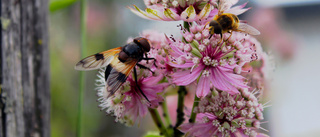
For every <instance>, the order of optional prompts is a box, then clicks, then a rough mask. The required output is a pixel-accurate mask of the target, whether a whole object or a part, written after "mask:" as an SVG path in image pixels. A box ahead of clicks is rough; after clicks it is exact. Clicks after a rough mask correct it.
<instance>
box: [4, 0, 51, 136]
mask: <svg viewBox="0 0 320 137" xmlns="http://www.w3.org/2000/svg"><path fill="white" fill-rule="evenodd" d="M0 7H1V10H0V12H1V13H0V17H1V18H0V19H1V48H0V61H1V62H0V71H1V73H0V89H1V91H0V92H1V96H0V137H49V136H50V87H49V79H50V75H49V72H50V70H49V48H48V0H1V5H0Z"/></svg>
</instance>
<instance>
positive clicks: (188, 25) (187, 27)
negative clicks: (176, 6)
mask: <svg viewBox="0 0 320 137" xmlns="http://www.w3.org/2000/svg"><path fill="white" fill-rule="evenodd" d="M190 25H191V22H185V21H184V22H183V27H184V28H185V29H187V30H188V31H190V29H189V28H190Z"/></svg>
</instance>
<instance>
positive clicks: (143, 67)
mask: <svg viewBox="0 0 320 137" xmlns="http://www.w3.org/2000/svg"><path fill="white" fill-rule="evenodd" d="M137 66H138V67H139V68H142V69H147V70H149V71H150V72H152V74H154V72H153V71H152V70H151V69H150V68H148V67H146V66H143V65H141V64H138V63H137Z"/></svg>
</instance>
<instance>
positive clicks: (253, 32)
mask: <svg viewBox="0 0 320 137" xmlns="http://www.w3.org/2000/svg"><path fill="white" fill-rule="evenodd" d="M237 31H240V32H243V33H247V34H250V35H260V31H259V30H257V29H255V28H254V27H252V26H250V25H248V24H246V23H239V27H238V29H237Z"/></svg>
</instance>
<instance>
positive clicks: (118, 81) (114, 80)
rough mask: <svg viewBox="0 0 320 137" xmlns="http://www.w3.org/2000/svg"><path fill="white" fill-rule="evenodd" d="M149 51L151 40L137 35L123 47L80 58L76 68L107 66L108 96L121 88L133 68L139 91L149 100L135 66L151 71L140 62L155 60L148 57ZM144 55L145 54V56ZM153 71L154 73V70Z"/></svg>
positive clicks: (89, 68)
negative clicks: (139, 80) (141, 85)
mask: <svg viewBox="0 0 320 137" xmlns="http://www.w3.org/2000/svg"><path fill="white" fill-rule="evenodd" d="M149 51H150V42H149V40H148V39H146V38H142V37H137V38H135V39H133V42H130V43H128V44H126V45H124V46H123V47H118V48H114V49H110V50H107V51H103V52H100V53H97V54H94V55H91V56H88V57H86V58H84V59H82V60H80V61H79V62H78V63H77V64H76V66H75V69H76V70H83V71H87V70H94V69H99V68H102V67H106V70H105V80H106V85H107V86H106V90H107V91H108V92H109V93H110V94H109V95H108V97H110V96H111V95H113V94H114V93H115V92H116V91H117V90H118V89H119V88H120V86H121V85H122V84H123V83H124V82H125V81H126V79H127V77H128V76H129V74H130V73H131V71H132V70H133V71H134V73H133V74H134V79H135V82H136V84H137V87H138V89H139V91H140V92H141V94H142V95H143V97H144V98H146V100H147V101H149V100H148V98H147V97H146V95H145V94H144V93H143V92H142V90H141V88H140V87H139V85H138V82H137V70H136V68H135V66H138V67H140V68H143V69H147V70H149V71H151V69H150V68H148V67H146V66H143V65H141V64H139V62H140V61H141V60H147V61H148V60H154V58H148V56H147V52H149ZM143 55H145V57H144V56H143ZM151 72H152V73H153V71H151Z"/></svg>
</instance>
